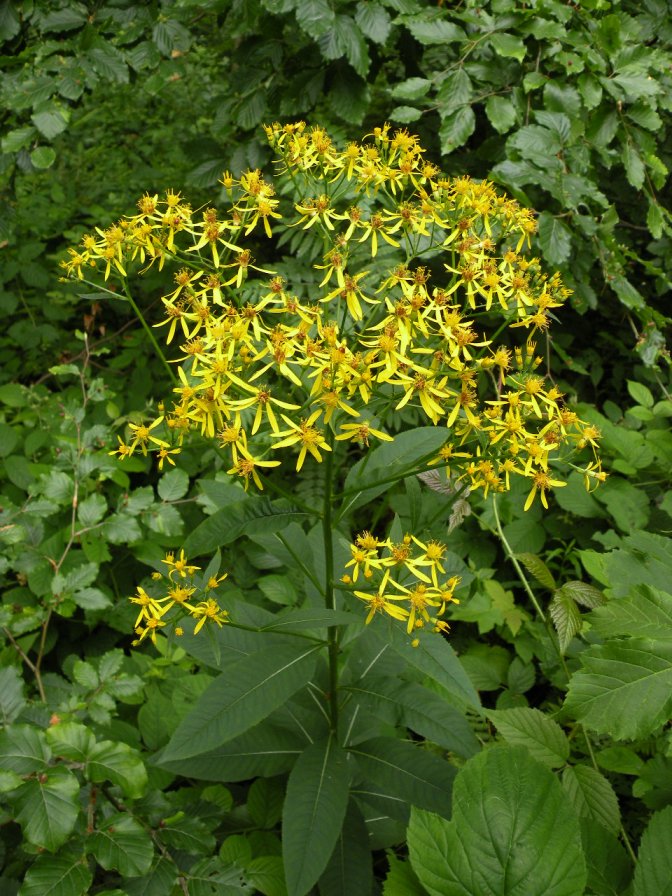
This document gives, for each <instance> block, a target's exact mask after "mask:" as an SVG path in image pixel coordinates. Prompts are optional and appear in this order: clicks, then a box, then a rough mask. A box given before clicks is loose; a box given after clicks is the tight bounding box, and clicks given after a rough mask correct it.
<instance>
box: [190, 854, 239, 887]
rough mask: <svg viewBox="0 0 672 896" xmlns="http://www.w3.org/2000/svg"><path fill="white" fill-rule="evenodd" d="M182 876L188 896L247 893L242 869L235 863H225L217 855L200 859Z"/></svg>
mask: <svg viewBox="0 0 672 896" xmlns="http://www.w3.org/2000/svg"><path fill="white" fill-rule="evenodd" d="M184 877H185V878H186V880H187V888H188V891H189V896H242V894H247V893H249V888H248V887H247V886H246V882H245V875H244V873H243V871H242V869H241V868H239V867H238V866H237V865H225V864H224V863H223V862H222V860H221V859H220V858H219V857H215V858H212V859H201V860H200V861H199V862H196V863H195V864H194V865H192V866H191V867H190V868H189V871H188V872H187V873H186V874H184Z"/></svg>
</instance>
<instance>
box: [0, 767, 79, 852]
mask: <svg viewBox="0 0 672 896" xmlns="http://www.w3.org/2000/svg"><path fill="white" fill-rule="evenodd" d="M78 797H79V782H78V781H77V778H76V777H75V776H74V775H73V774H72V772H70V771H68V770H67V769H66V768H60V767H56V768H51V769H49V771H48V772H47V773H46V774H42V775H39V776H37V777H36V778H32V779H31V780H30V781H26V783H25V784H23V785H22V787H21V788H20V789H19V791H18V793H17V796H16V799H15V800H14V804H15V806H16V808H17V810H18V811H17V813H16V820H17V821H18V822H19V824H20V825H21V827H22V828H23V834H24V836H25V838H26V840H28V842H29V843H32V844H33V845H34V846H39V847H41V848H42V849H48V850H49V851H50V852H54V851H55V850H57V849H58V847H59V846H62V845H63V843H65V841H66V840H67V839H68V837H69V836H70V833H71V832H72V829H73V828H74V826H75V822H76V821H77V816H78V815H79V800H78Z"/></svg>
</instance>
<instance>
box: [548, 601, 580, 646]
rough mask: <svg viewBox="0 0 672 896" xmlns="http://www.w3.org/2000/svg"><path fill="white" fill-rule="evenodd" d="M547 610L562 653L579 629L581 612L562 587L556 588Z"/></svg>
mask: <svg viewBox="0 0 672 896" xmlns="http://www.w3.org/2000/svg"><path fill="white" fill-rule="evenodd" d="M548 611H549V613H550V614H551V619H552V620H553V625H554V626H555V630H556V632H557V633H558V641H559V643H560V650H561V651H562V653H564V652H565V651H566V650H567V648H568V647H569V644H570V643H571V640H572V638H573V637H574V635H575V634H577V632H579V631H581V613H580V612H579V609H578V607H577V606H576V604H575V603H574V600H573V599H572V597H571V595H569V594H567V593H566V592H565V591H563V589H562V588H558V590H557V591H556V592H555V594H554V595H553V600H552V601H551V602H550V604H549V605H548Z"/></svg>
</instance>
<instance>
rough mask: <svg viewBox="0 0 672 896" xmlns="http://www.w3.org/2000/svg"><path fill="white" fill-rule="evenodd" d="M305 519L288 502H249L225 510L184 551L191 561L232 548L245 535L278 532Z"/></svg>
mask: <svg viewBox="0 0 672 896" xmlns="http://www.w3.org/2000/svg"><path fill="white" fill-rule="evenodd" d="M305 517H306V513H305V512H304V511H302V510H297V509H296V508H293V507H292V506H291V505H290V504H289V503H288V502H286V501H271V500H270V498H264V497H259V498H248V499H246V500H241V501H237V502H236V503H234V504H230V505H229V506H228V507H223V508H222V509H221V510H218V511H217V512H216V513H213V515H212V516H211V517H208V519H207V520H205V521H204V522H203V523H201V524H200V526H196V528H195V529H194V531H193V532H191V533H190V534H189V535H188V537H187V539H186V541H185V542H184V550H185V552H186V554H187V555H188V556H189V557H199V556H201V554H208V553H211V552H212V551H215V550H217V548H220V547H223V546H224V545H227V544H231V542H233V541H235V540H236V539H237V538H240V536H241V535H246V534H247V535H251V534H253V533H262V532H275V531H277V530H278V529H284V528H285V527H286V526H288V525H289V524H290V523H292V522H296V521H301V520H303V519H304V518H305Z"/></svg>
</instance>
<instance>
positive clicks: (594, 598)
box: [559, 579, 607, 610]
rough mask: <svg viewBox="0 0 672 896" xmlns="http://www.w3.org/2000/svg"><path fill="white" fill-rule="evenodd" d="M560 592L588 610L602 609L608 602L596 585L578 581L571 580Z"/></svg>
mask: <svg viewBox="0 0 672 896" xmlns="http://www.w3.org/2000/svg"><path fill="white" fill-rule="evenodd" d="M559 590H560V591H562V592H563V593H564V594H568V595H569V596H570V597H571V598H572V600H573V601H575V603H577V604H581V606H582V607H586V608H587V609H588V610H594V609H595V607H601V606H602V604H604V603H606V600H607V599H606V597H605V596H604V594H603V592H602V591H600V589H599V588H595V586H594V585H588V584H587V583H586V582H581V581H579V580H578V579H570V581H569V582H565V583H564V584H563V585H562V586H561V587H560V589H559Z"/></svg>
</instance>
